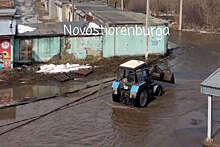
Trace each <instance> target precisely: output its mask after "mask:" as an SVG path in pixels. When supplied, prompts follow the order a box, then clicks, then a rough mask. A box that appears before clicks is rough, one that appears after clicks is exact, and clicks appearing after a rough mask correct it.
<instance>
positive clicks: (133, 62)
mask: <svg viewBox="0 0 220 147" xmlns="http://www.w3.org/2000/svg"><path fill="white" fill-rule="evenodd" d="M144 64H145V62H143V61H139V60H130V61H128V62H125V63H123V64H121V65H120V67H125V68H131V69H135V68H137V67H139V66H141V65H144Z"/></svg>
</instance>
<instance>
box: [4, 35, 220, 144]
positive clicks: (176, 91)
mask: <svg viewBox="0 0 220 147" xmlns="http://www.w3.org/2000/svg"><path fill="white" fill-rule="evenodd" d="M173 34H174V36H176V37H175V38H174V37H173V38H171V41H174V42H176V43H179V44H180V45H181V46H182V47H181V49H177V50H175V51H174V53H173V55H172V56H171V57H170V59H169V61H168V62H167V65H168V66H171V67H172V70H173V71H174V72H175V74H176V84H175V85H170V84H163V85H164V88H165V91H166V93H165V95H164V96H162V97H159V98H157V99H156V100H154V101H153V102H151V103H150V104H149V106H148V107H147V108H143V109H136V108H131V107H126V106H123V105H120V104H115V103H112V102H111V88H110V87H109V88H106V89H104V90H101V92H99V95H98V94H95V95H93V96H90V97H88V99H92V98H96V99H94V100H92V101H89V102H85V103H82V104H80V105H76V106H74V107H69V108H68V109H65V110H61V111H58V112H56V113H53V114H51V115H48V116H46V117H44V118H42V119H39V120H37V121H35V122H32V123H31V124H28V125H26V126H24V127H21V128H18V129H16V130H14V131H12V132H9V133H7V134H4V135H2V136H0V146H1V147H8V146H12V147H13V146H25V147H29V146H31V147H42V146H45V147H54V146H57V147H60V146H65V147H113V146H114V147H134V146H136V147H170V146H174V147H185V146H187V147H200V146H202V141H204V139H205V138H206V118H207V98H206V96H204V95H201V94H200V89H199V84H200V82H201V81H202V80H203V79H204V78H206V77H207V76H208V75H209V74H210V73H212V72H213V71H214V70H215V69H216V68H217V67H219V65H220V58H219V56H220V49H219V46H220V43H218V40H219V39H220V36H213V35H200V34H195V33H194V34H192V33H182V34H178V33H177V32H174V33H173ZM193 40H194V41H193ZM69 101H71V98H64V97H60V98H56V99H52V100H48V101H42V102H37V103H33V104H29V105H25V106H19V107H17V108H10V109H8V110H4V111H3V112H2V110H1V111H0V113H1V114H2V115H1V116H4V117H3V118H0V119H1V120H0V125H3V124H6V123H9V122H13V121H16V120H21V119H24V118H29V117H31V116H36V115H39V114H42V113H45V112H47V111H49V110H51V109H54V108H56V107H59V106H61V105H63V104H65V103H67V102H69ZM84 101H85V100H84ZM3 114H5V115H3ZM219 115H220V99H217V98H216V99H214V114H213V117H214V123H213V124H214V126H215V127H214V137H215V136H219V135H220V133H219V125H220V117H219ZM16 125H17V124H16ZM16 125H13V126H8V127H3V128H1V129H0V130H1V131H0V133H1V132H3V131H4V130H7V129H9V128H11V127H14V126H16Z"/></svg>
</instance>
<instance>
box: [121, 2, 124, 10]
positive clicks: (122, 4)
mask: <svg viewBox="0 0 220 147" xmlns="http://www.w3.org/2000/svg"><path fill="white" fill-rule="evenodd" d="M121 10H122V11H124V0H121Z"/></svg>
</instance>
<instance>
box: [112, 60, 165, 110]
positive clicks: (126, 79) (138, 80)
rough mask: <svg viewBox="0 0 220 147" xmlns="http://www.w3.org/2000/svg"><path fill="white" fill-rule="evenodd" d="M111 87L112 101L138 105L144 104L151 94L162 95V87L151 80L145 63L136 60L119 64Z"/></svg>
mask: <svg viewBox="0 0 220 147" xmlns="http://www.w3.org/2000/svg"><path fill="white" fill-rule="evenodd" d="M112 88H113V94H112V99H113V101H115V102H123V103H126V104H127V103H132V104H133V105H134V106H139V107H144V106H146V105H147V103H148V102H149V100H150V98H152V97H153V95H155V94H157V95H162V87H161V86H160V85H158V84H156V83H155V82H154V80H152V77H151V74H150V73H149V70H148V67H147V64H146V63H145V62H143V61H138V60H130V61H128V62H126V63H124V64H121V65H120V66H119V69H118V72H117V78H116V80H115V81H114V82H113V85H112Z"/></svg>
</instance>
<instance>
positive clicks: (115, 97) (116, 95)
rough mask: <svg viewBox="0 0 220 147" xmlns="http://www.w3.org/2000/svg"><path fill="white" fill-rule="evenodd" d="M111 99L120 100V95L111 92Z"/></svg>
mask: <svg viewBox="0 0 220 147" xmlns="http://www.w3.org/2000/svg"><path fill="white" fill-rule="evenodd" d="M112 101H113V102H120V95H118V94H112Z"/></svg>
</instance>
